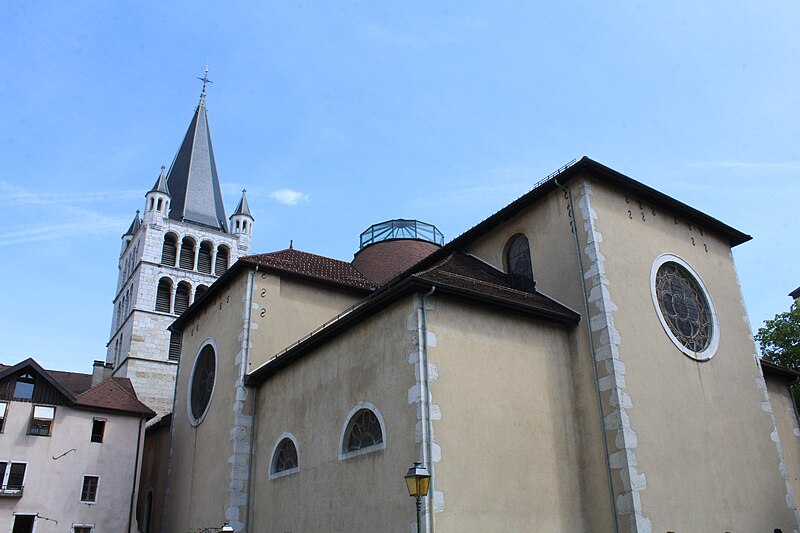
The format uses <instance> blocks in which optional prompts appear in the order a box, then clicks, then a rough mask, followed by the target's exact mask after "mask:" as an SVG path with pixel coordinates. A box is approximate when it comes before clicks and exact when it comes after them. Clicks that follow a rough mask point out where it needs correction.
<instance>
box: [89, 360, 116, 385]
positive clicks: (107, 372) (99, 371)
mask: <svg viewBox="0 0 800 533" xmlns="http://www.w3.org/2000/svg"><path fill="white" fill-rule="evenodd" d="M113 371H114V365H112V364H111V363H106V362H105V361H95V362H94V363H92V387H94V386H95V385H97V384H98V383H102V382H103V381H105V380H107V379H108V378H110V377H111V373H112V372H113Z"/></svg>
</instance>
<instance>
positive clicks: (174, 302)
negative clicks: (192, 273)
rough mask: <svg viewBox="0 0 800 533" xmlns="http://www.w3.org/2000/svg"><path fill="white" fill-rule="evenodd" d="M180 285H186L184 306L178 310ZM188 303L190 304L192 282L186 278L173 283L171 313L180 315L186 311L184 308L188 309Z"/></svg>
mask: <svg viewBox="0 0 800 533" xmlns="http://www.w3.org/2000/svg"><path fill="white" fill-rule="evenodd" d="M181 287H186V307H185V308H184V309H181V310H180V311H178V292H179V290H180V289H181ZM190 305H192V284H191V283H189V282H188V281H186V280H181V281H179V282H178V283H177V284H176V285H175V290H174V291H173V297H172V313H173V314H175V315H180V314H182V313H183V312H184V311H186V309H189V306H190Z"/></svg>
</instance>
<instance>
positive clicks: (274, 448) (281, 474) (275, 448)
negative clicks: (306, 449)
mask: <svg viewBox="0 0 800 533" xmlns="http://www.w3.org/2000/svg"><path fill="white" fill-rule="evenodd" d="M286 439H289V440H290V441H292V444H294V449H295V452H296V453H297V466H296V467H294V468H290V469H288V470H283V471H282V472H275V452H277V451H278V445H279V444H280V443H281V442H283V441H284V440H286ZM298 472H300V444H299V443H298V442H297V437H295V436H294V435H293V434H292V433H289V432H286V431H285V432H283V433H281V436H280V437H278V440H276V441H275V444H273V445H272V453H271V454H269V479H278V478H281V477H285V476H290V475H292V474H297V473H298Z"/></svg>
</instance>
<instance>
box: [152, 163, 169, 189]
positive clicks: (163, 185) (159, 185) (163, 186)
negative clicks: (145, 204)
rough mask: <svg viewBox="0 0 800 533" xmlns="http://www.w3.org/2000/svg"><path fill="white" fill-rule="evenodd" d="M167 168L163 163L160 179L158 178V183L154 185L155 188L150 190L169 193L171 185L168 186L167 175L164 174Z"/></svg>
mask: <svg viewBox="0 0 800 533" xmlns="http://www.w3.org/2000/svg"><path fill="white" fill-rule="evenodd" d="M166 169H167V167H165V166H164V165H161V174H159V175H158V179H157V180H156V184H155V185H153V188H152V189H150V192H161V193H164V194H169V187H168V186H167V177H166V175H165V174H164V171H165V170H166Z"/></svg>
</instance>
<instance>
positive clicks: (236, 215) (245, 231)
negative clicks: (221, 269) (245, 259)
mask: <svg viewBox="0 0 800 533" xmlns="http://www.w3.org/2000/svg"><path fill="white" fill-rule="evenodd" d="M254 220H255V219H254V218H253V215H251V214H250V206H249V205H247V189H244V190H242V199H241V200H239V205H237V206H236V210H235V211H234V212H233V214H232V215H231V233H233V234H234V235H236V236H237V237H238V238H239V249H241V250H242V251H243V253H245V254H246V253H249V252H250V241H251V239H252V238H253V221H254Z"/></svg>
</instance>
